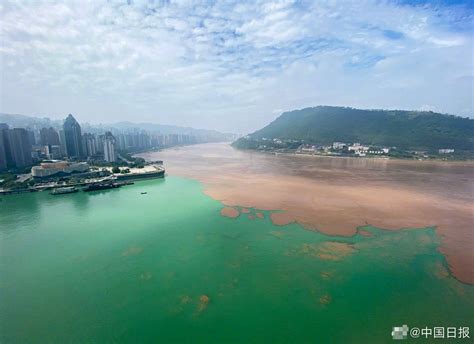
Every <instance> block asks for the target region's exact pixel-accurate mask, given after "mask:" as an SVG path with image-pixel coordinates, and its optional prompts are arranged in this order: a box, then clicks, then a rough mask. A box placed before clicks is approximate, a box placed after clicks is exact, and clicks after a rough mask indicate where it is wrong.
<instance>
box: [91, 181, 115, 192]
mask: <svg viewBox="0 0 474 344" xmlns="http://www.w3.org/2000/svg"><path fill="white" fill-rule="evenodd" d="M121 186H122V184H118V183H93V184H89V185H87V186H86V187H85V188H84V189H82V190H83V191H85V192H89V191H99V190H107V189H116V188H119V187H121Z"/></svg>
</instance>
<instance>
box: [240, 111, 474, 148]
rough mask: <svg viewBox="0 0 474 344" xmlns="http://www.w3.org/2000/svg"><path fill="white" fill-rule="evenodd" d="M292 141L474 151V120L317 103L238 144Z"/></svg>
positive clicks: (285, 115)
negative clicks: (281, 140) (357, 143)
mask: <svg viewBox="0 0 474 344" xmlns="http://www.w3.org/2000/svg"><path fill="white" fill-rule="evenodd" d="M262 138H267V139H275V138H278V139H287V140H300V141H303V142H306V143H312V144H331V143H333V142H338V141H339V142H361V143H363V144H367V145H374V146H389V147H398V148H401V149H413V150H437V149H440V148H454V149H457V150H469V151H472V150H474V120H473V119H470V118H462V117H458V116H453V115H445V114H440V113H434V112H421V111H401V110H361V109H354V108H346V107H333V106H317V107H311V108H305V109H301V110H295V111H290V112H284V113H283V114H282V115H281V116H280V117H278V118H277V119H275V120H274V121H273V122H271V123H270V124H269V125H267V126H266V127H264V128H262V129H260V130H258V131H256V132H254V133H253V134H250V135H248V136H247V137H245V138H240V139H239V140H237V141H236V142H234V146H236V147H238V148H252V140H259V139H262Z"/></svg>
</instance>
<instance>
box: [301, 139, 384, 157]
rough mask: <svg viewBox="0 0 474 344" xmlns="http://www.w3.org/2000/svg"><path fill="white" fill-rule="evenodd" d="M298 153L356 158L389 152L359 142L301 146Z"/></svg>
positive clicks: (382, 148)
mask: <svg viewBox="0 0 474 344" xmlns="http://www.w3.org/2000/svg"><path fill="white" fill-rule="evenodd" d="M297 152H298V153H309V154H315V153H318V152H324V153H327V154H339V155H340V154H344V153H347V154H351V155H352V154H353V155H356V156H366V155H367V154H371V155H387V154H388V153H389V152H390V148H388V147H374V146H368V145H363V144H360V143H359V142H356V143H352V144H348V143H345V142H333V144H332V145H323V146H317V145H307V144H302V145H301V146H300V147H298V149H297Z"/></svg>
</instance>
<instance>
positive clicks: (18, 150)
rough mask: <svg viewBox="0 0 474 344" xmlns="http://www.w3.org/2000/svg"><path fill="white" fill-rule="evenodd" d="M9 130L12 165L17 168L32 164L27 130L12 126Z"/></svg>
mask: <svg viewBox="0 0 474 344" xmlns="http://www.w3.org/2000/svg"><path fill="white" fill-rule="evenodd" d="M9 132H10V135H9V136H10V137H9V139H10V149H11V154H12V159H13V163H14V165H15V166H16V167H18V168H22V167H26V166H30V165H31V164H32V160H31V147H32V145H31V141H30V137H29V135H28V131H27V130H26V129H23V128H13V129H11V130H9Z"/></svg>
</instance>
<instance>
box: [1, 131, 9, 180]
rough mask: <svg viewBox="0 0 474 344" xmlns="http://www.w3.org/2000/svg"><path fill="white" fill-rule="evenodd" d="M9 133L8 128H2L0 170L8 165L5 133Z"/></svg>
mask: <svg viewBox="0 0 474 344" xmlns="http://www.w3.org/2000/svg"><path fill="white" fill-rule="evenodd" d="M7 133H8V129H7V130H2V129H1V128H0V171H2V170H6V169H7V167H8V165H7V150H6V147H5V137H4V136H5V135H6V134H7Z"/></svg>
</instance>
